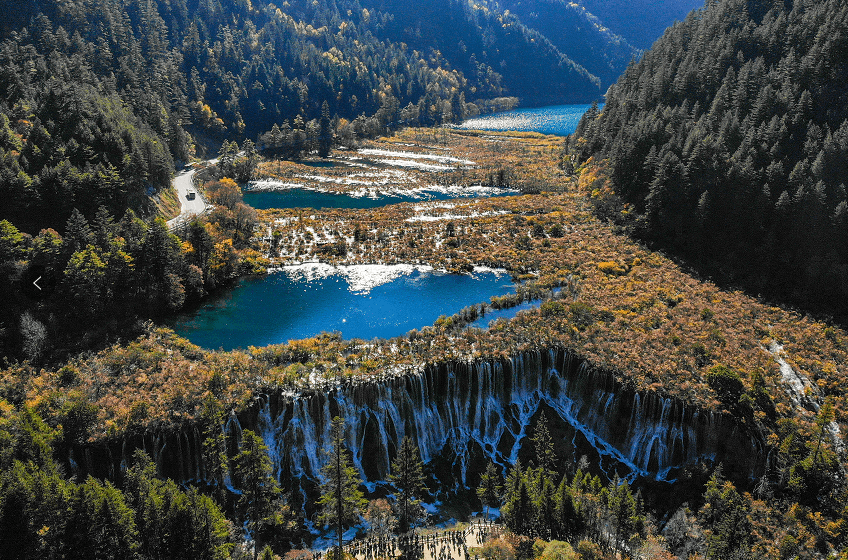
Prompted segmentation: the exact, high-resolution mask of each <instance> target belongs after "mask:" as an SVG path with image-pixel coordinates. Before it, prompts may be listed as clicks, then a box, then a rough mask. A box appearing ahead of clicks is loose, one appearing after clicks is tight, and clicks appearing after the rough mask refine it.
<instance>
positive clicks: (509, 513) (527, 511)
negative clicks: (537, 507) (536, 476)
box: [502, 476, 535, 536]
mask: <svg viewBox="0 0 848 560" xmlns="http://www.w3.org/2000/svg"><path fill="white" fill-rule="evenodd" d="M533 513H534V508H533V502H532V501H531V499H530V493H529V491H528V490H527V481H526V480H525V479H524V477H523V476H522V477H521V478H520V479H519V480H518V487H517V489H516V491H515V492H513V493H512V494H511V495H510V496H509V497H508V498H507V502H506V503H505V504H504V507H503V512H502V517H503V521H504V525H506V526H507V528H509V530H510V531H512V532H513V533H515V534H516V535H527V536H530V532H531V531H532V525H533V519H534V517H535V516H534V515H533Z"/></svg>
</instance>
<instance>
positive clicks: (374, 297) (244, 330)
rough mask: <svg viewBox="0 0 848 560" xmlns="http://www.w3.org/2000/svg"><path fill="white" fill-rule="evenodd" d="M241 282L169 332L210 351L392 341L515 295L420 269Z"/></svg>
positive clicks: (509, 289) (477, 277) (501, 286)
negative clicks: (324, 338) (336, 340)
mask: <svg viewBox="0 0 848 560" xmlns="http://www.w3.org/2000/svg"><path fill="white" fill-rule="evenodd" d="M313 268H314V269H315V270H311V269H310V267H309V266H305V267H301V268H300V269H298V268H291V269H288V270H287V271H285V272H273V273H270V274H268V275H267V276H265V277H259V278H246V279H242V280H241V281H240V282H239V285H238V286H237V287H236V288H235V289H233V290H227V291H226V292H225V293H223V294H221V295H219V296H217V297H215V298H213V299H211V300H209V301H208V302H206V303H205V304H204V305H203V306H202V307H200V308H199V309H198V310H196V311H194V312H190V313H183V314H181V315H179V316H178V317H176V318H175V319H174V320H173V321H171V324H170V325H169V326H170V327H171V328H173V329H174V330H175V331H176V332H177V333H178V334H179V335H181V336H184V337H186V338H188V339H189V340H191V341H192V342H193V343H195V344H197V345H198V346H202V347H204V348H209V349H218V348H223V349H224V350H231V349H234V348H246V347H247V346H265V345H268V344H277V343H284V342H287V341H288V340H293V339H301V338H308V337H311V336H314V335H316V334H318V333H320V332H322V331H328V332H334V331H338V332H340V333H341V334H342V336H343V337H344V338H363V339H367V340H370V339H372V338H375V337H380V338H390V337H393V336H399V335H403V334H405V333H407V332H409V331H410V330H412V329H416V328H418V329H420V328H421V327H424V326H427V325H432V324H433V323H434V322H435V321H436V319H438V318H439V316H440V315H452V314H454V313H456V312H458V311H459V310H460V309H462V308H463V307H466V306H468V305H471V304H475V303H483V302H488V301H489V298H491V297H492V296H495V295H505V294H509V293H514V291H515V287H514V285H513V284H512V281H511V278H510V276H509V275H507V274H502V273H501V274H497V273H494V272H476V273H474V274H471V275H458V274H447V273H443V272H435V271H432V270H428V269H426V268H423V267H412V266H403V267H402V268H400V267H394V268H393V267H388V266H385V267H379V266H376V267H375V266H371V265H362V266H360V267H357V266H351V267H342V268H341V269H336V270H337V272H333V270H332V269H331V268H330V267H329V266H328V265H316V266H315V267H313Z"/></svg>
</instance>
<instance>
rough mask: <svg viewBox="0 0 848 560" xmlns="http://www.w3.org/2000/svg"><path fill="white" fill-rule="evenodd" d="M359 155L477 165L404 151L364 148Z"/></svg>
mask: <svg viewBox="0 0 848 560" xmlns="http://www.w3.org/2000/svg"><path fill="white" fill-rule="evenodd" d="M359 153H360V154H362V155H366V156H386V157H400V158H409V159H428V160H433V161H438V162H439V163H458V164H460V165H476V164H475V163H474V162H473V161H471V160H469V159H459V158H455V157H451V156H439V155H435V154H419V153H416V152H403V151H398V152H396V151H393V150H376V149H373V148H363V149H361V150H359Z"/></svg>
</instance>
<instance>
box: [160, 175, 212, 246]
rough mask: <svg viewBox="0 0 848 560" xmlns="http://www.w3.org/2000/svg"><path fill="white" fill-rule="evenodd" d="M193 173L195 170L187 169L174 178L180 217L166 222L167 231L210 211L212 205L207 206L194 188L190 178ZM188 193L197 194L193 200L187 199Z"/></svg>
mask: <svg viewBox="0 0 848 560" xmlns="http://www.w3.org/2000/svg"><path fill="white" fill-rule="evenodd" d="M195 173H196V170H195V169H189V170H185V171H182V172H180V173H179V174H178V175H177V176H176V177H174V181H173V184H174V189H176V191H177V196H179V198H180V215H179V216H177V217H176V218H174V219H173V220H168V229H170V230H171V231H173V230H174V229H176V228H177V227H178V226H179V225H180V224H183V223H186V222H188V221H189V220H190V219H191V217H192V216H196V215H200V214H203V213H204V212H206V211H208V210H210V209H212V205H211V204H208V203H207V202H206V200H205V199H204V198H203V195H202V194H200V193H199V192H197V189H196V188H194V182H193V181H192V177H194V174H195ZM189 192H194V193H197V196H196V197H195V198H194V200H189V199H188V193H189Z"/></svg>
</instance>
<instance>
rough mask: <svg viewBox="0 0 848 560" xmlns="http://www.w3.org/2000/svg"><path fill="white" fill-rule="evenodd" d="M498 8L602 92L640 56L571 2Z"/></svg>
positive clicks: (520, 1) (518, 1) (506, 3)
mask: <svg viewBox="0 0 848 560" xmlns="http://www.w3.org/2000/svg"><path fill="white" fill-rule="evenodd" d="M499 5H500V7H501V8H502V9H504V10H508V11H509V12H510V13H511V14H513V15H514V16H517V17H519V18H520V19H521V21H522V22H523V23H524V25H526V26H528V27H531V28H532V29H534V30H536V31H538V32H539V33H541V34H542V35H544V36H545V37H547V38H548V39H550V41H551V43H553V45H554V46H555V47H556V48H557V49H559V50H560V51H561V52H564V53H568V56H569V57H571V58H572V59H573V60H574V61H575V62H577V63H578V64H580V65H581V66H583V67H584V68H586V69H587V70H588V71H589V72H591V73H592V74H594V75H595V76H598V77H599V78H600V79H601V87H602V89H604V90H605V89H606V88H607V87H608V86H609V85H611V84H612V83H614V82H615V81H616V80H617V79H618V77H619V76H620V75H621V73H622V72H623V71H624V69H625V68H627V64H628V63H629V62H630V60H631V59H632V58H635V57H637V56H638V55H639V54H640V53H639V51H638V50H637V49H635V48H634V47H633V46H632V45H631V44H630V43H628V42H627V40H626V39H624V38H622V37H620V36H618V35H616V34H615V33H614V32H613V31H610V30H609V29H608V28H606V27H604V24H603V23H602V22H601V21H600V20H599V19H598V18H597V17H595V15H593V14H591V13H590V12H589V11H588V10H586V8H584V7H582V6H580V5H578V4H575V3H573V2H566V0H530V1H527V0H502V1H501V2H500V3H499ZM657 36H659V34H658V35H657Z"/></svg>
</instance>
